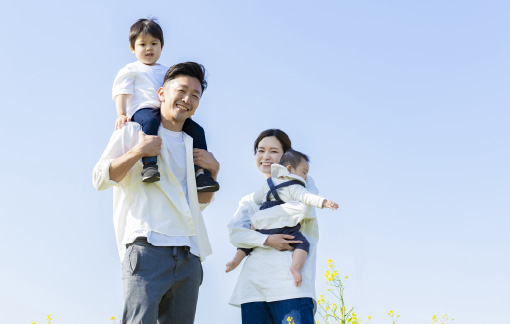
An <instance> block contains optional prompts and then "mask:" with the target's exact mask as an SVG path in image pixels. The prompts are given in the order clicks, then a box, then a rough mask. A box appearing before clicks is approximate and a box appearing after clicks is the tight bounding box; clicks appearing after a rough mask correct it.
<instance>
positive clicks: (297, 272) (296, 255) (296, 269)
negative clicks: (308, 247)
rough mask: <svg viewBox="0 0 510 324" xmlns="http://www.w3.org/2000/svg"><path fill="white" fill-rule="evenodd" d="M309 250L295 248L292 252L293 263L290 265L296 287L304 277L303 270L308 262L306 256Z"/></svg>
mask: <svg viewBox="0 0 510 324" xmlns="http://www.w3.org/2000/svg"><path fill="white" fill-rule="evenodd" d="M307 255H308V252H306V251H305V250H302V249H295V250H294V252H293V253H292V265H291V266H290V272H292V276H294V283H295V284H296V287H297V286H299V285H301V281H302V280H303V278H302V277H301V270H302V269H303V266H304V265H305V262H306V256H307Z"/></svg>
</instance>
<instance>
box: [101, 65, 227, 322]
mask: <svg viewBox="0 0 510 324" xmlns="http://www.w3.org/2000/svg"><path fill="white" fill-rule="evenodd" d="M206 87H207V81H206V80H205V69H204V67H203V66H202V65H200V64H197V63H194V62H186V63H180V64H176V65H174V66H172V67H171V68H170V69H169V70H168V72H167V73H166V75H165V79H164V82H163V86H162V87H161V88H160V89H159V90H158V95H159V98H160V100H161V125H160V127H159V131H158V136H149V135H145V134H144V133H143V132H141V127H140V126H139V125H138V124H136V123H127V124H126V126H124V127H123V128H121V129H120V130H117V131H116V132H114V133H113V135H112V137H111V139H110V142H109V143H108V146H107V148H106V150H105V151H104V153H103V155H102V156H101V158H100V160H99V162H98V163H97V164H96V166H95V167H94V174H93V182H94V186H95V187H96V189H98V190H104V189H107V188H109V187H114V198H113V205H114V226H115V234H116V237H117V245H118V249H119V254H120V258H121V261H122V266H123V270H122V271H123V281H124V313H123V319H122V323H124V324H131V323H133V324H134V323H136V324H139V323H141V322H142V321H143V323H145V324H155V323H156V322H158V323H193V321H194V317H195V310H196V305H197V299H198V289H199V286H200V284H201V283H202V277H203V273H202V265H201V261H204V260H205V258H206V256H208V255H209V254H211V247H210V244H209V239H208V237H207V231H206V228H205V224H204V221H203V219H202V214H201V210H203V208H205V206H207V204H208V203H209V202H210V201H211V199H212V198H213V195H214V193H212V192H199V193H197V189H196V183H195V170H194V167H193V165H194V164H198V165H200V166H202V167H203V168H206V169H208V170H210V171H211V175H212V177H213V178H214V179H215V180H216V178H217V175H218V171H219V163H218V162H217V161H216V159H215V158H214V156H213V155H212V153H210V152H207V151H205V150H200V149H193V139H192V138H191V137H190V136H188V135H187V134H186V133H183V132H182V126H183V124H184V121H185V120H186V119H187V118H189V117H191V116H192V115H193V114H194V113H195V111H196V109H197V107H198V104H199V102H200V98H201V96H202V92H203V91H204V90H205V88H206ZM156 155H157V156H158V164H159V165H160V170H162V171H163V172H161V180H160V181H159V182H155V183H144V182H142V176H141V173H142V168H143V166H142V163H141V162H140V159H141V158H142V157H145V156H156Z"/></svg>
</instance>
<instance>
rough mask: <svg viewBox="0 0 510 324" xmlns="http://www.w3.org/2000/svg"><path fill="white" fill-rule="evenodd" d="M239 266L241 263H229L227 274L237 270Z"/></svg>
mask: <svg viewBox="0 0 510 324" xmlns="http://www.w3.org/2000/svg"><path fill="white" fill-rule="evenodd" d="M238 265H239V263H236V262H235V261H234V260H232V261H230V262H227V269H226V270H225V272H230V271H232V270H234V269H235V268H237V266H238Z"/></svg>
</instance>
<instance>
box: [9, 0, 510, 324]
mask: <svg viewBox="0 0 510 324" xmlns="http://www.w3.org/2000/svg"><path fill="white" fill-rule="evenodd" d="M2 9H3V10H2V12H4V15H3V16H4V17H3V19H1V21H0V27H1V29H2V30H3V35H2V39H3V42H2V44H3V45H2V51H0V59H1V61H2V62H4V64H3V68H2V73H1V74H0V88H1V89H2V99H3V100H2V101H3V102H2V104H1V109H2V115H3V116H8V117H9V118H5V119H4V122H3V127H2V128H0V134H1V137H2V138H3V139H4V144H3V146H2V147H3V150H2V151H3V153H2V157H3V158H2V168H0V175H1V177H2V179H3V184H2V186H1V189H0V190H1V191H0V197H2V198H1V199H2V213H1V217H0V228H2V232H3V233H2V234H3V247H4V248H3V251H2V252H3V253H2V255H3V258H2V259H3V262H2V267H1V268H0V286H1V287H2V289H0V304H1V305H2V307H0V323H2V324H3V323H6V324H7V323H8V324H11V323H32V322H34V321H37V323H44V322H45V319H46V315H47V314H52V318H53V321H52V323H55V324H59V323H65V324H68V323H76V324H80V323H111V322H110V321H109V319H110V317H111V316H116V317H120V316H121V314H122V281H121V266H120V261H119V259H118V256H117V250H116V245H115V239H114V232H113V224H112V193H111V191H106V192H96V191H95V190H94V188H93V187H92V185H91V173H92V168H93V166H94V164H95V162H96V161H97V160H98V158H99V156H100V154H101V153H102V151H103V149H104V147H105V146H106V143H107V141H108V139H109V137H110V135H111V133H112V132H113V129H114V122H115V117H116V114H115V106H114V103H113V101H112V100H111V86H112V82H113V79H114V77H115V75H116V73H117V71H118V70H119V69H120V68H121V67H122V66H124V65H125V64H127V63H129V62H132V61H134V60H135V57H134V55H133V54H132V53H131V52H130V51H129V47H128V46H129V44H128V40H127V34H128V29H129V26H130V25H131V24H132V23H133V22H134V21H135V20H136V19H138V18H141V17H147V16H154V17H158V18H159V22H160V24H161V26H162V27H163V30H164V33H165V47H164V49H163V54H162V57H161V59H160V61H159V62H160V63H162V64H164V65H167V66H170V65H172V64H174V63H178V62H182V61H188V60H192V61H197V62H200V63H202V64H204V65H205V67H206V68H207V70H208V75H209V88H208V89H207V90H206V92H205V93H204V96H203V98H202V101H201V104H200V107H199V108H198V111H197V114H196V118H195V120H196V121H197V122H199V123H200V124H201V125H203V126H204V128H205V130H206V132H207V139H208V145H209V149H210V151H212V152H213V153H214V154H215V156H216V157H217V158H218V160H219V161H220V163H221V173H220V177H219V181H220V184H221V186H222V190H221V191H220V192H219V193H218V194H217V195H216V200H215V202H214V204H213V205H211V207H209V208H208V209H207V210H206V212H205V213H204V217H205V219H206V223H207V226H208V229H209V235H210V238H211V241H212V245H213V250H214V254H213V255H212V256H211V257H210V258H209V259H208V260H207V261H206V262H205V263H204V264H203V266H204V271H205V278H204V283H203V285H202V287H201V291H200V298H199V305H198V310H197V316H196V322H197V323H198V324H201V323H206V322H208V323H210V322H213V323H239V322H240V311H239V309H237V308H234V307H232V306H229V305H227V301H228V299H229V296H230V293H231V291H232V289H233V286H234V284H235V280H236V278H237V275H238V271H239V270H236V271H235V272H233V273H229V274H225V273H224V264H225V263H226V262H227V261H228V260H229V259H230V258H231V256H232V255H233V253H234V251H235V249H234V247H233V246H231V245H230V244H229V242H228V236H227V230H226V224H227V222H228V220H229V219H230V217H231V216H232V215H233V213H234V212H235V210H236V207H237V201H238V200H239V198H240V197H241V196H243V195H244V194H247V193H250V192H252V191H254V190H255V188H258V186H259V185H260V184H261V182H262V181H264V179H263V178H262V177H261V175H260V174H259V173H258V172H257V170H256V168H255V164H254V160H253V155H252V151H251V146H252V143H253V140H254V139H255V137H256V136H257V135H258V133H259V132H260V131H262V130H264V129H267V128H273V127H276V128H281V129H283V130H284V131H286V132H287V133H288V134H289V135H290V137H291V139H292V141H293V146H294V147H295V148H296V149H298V150H301V151H303V152H305V153H307V154H308V155H310V157H311V160H312V163H311V175H312V176H313V177H314V179H315V181H316V183H317V185H318V187H319V189H320V191H321V193H322V194H323V195H324V196H326V197H327V198H330V199H332V200H335V201H337V202H339V203H340V205H341V208H340V210H339V211H337V212H334V213H333V212H331V211H329V210H323V211H319V212H318V218H319V219H318V221H319V226H320V230H321V238H320V243H319V254H318V263H317V273H318V277H317V280H316V281H317V292H318V293H325V292H326V289H327V288H326V286H325V285H324V283H323V278H322V276H321V274H322V273H323V272H324V271H325V270H326V267H327V260H328V259H330V258H331V259H333V260H335V262H336V264H337V266H338V268H339V270H340V272H341V273H342V274H343V275H348V276H349V277H350V278H349V280H348V283H347V288H346V295H347V297H346V300H347V303H348V304H349V305H353V306H354V307H355V308H356V309H357V312H358V313H359V314H360V315H361V316H362V317H364V318H366V316H368V315H371V316H372V318H373V320H372V322H373V323H377V324H378V323H390V320H389V318H388V316H387V315H386V314H387V313H388V312H389V311H390V310H393V311H395V312H396V313H397V314H400V316H401V317H400V320H399V323H412V324H422V323H430V322H431V320H430V319H431V317H432V315H434V314H437V315H443V314H445V313H447V314H449V315H450V316H452V317H453V318H455V319H456V320H455V322H456V323H458V324H471V323H476V324H479V323H496V324H497V323H505V322H508V314H507V312H506V311H505V310H506V306H508V302H509V300H510V293H509V291H510V280H509V276H508V274H509V273H510V238H509V237H510V235H509V230H508V228H509V226H510V221H509V215H510V214H509V212H510V204H509V203H508V201H509V199H508V197H509V194H510V187H509V182H510V174H509V168H508V166H509V163H510V153H509V148H510V147H509V146H510V145H509V138H510V137H509V135H510V134H509V133H510V131H509V127H508V121H509V117H510V113H509V109H508V108H509V106H510V96H509V91H508V86H509V84H510V60H509V57H510V36H509V34H508V30H509V28H510V23H509V20H508V14H507V13H508V12H509V10H510V6H509V5H508V3H507V2H505V1H485V2H478V1H448V2H444V1H412V2H410V1H384V2H381V1H364V2H354V1H351V2H348V1H315V2H305V1H287V0H282V1H214V2H213V1H179V2H176V1H152V2H151V3H150V4H142V3H141V2H133V1H110V2H104V1H88V2H76V3H71V2H64V1H45V2H40V1H32V0H29V1H24V2H10V3H8V4H2ZM11 117H12V118H11ZM14 117H17V118H18V119H16V118H14ZM241 178H243V180H242V181H239V179H241ZM220 319H221V320H220Z"/></svg>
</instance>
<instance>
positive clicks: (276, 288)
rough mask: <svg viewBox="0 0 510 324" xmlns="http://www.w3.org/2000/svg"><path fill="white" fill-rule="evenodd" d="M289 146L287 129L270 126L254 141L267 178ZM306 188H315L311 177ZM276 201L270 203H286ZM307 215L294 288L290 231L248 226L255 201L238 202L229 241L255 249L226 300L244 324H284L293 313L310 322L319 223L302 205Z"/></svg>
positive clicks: (257, 159) (301, 322)
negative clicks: (304, 251) (305, 246)
mask: <svg viewBox="0 0 510 324" xmlns="http://www.w3.org/2000/svg"><path fill="white" fill-rule="evenodd" d="M290 148H291V141H290V139H289V137H288V136H287V134H285V132H283V131H281V130H279V129H268V130H265V131H263V132H262V133H260V135H259V136H258V137H257V139H256V140H255V144H254V152H255V163H256V165H257V168H258V170H259V171H260V172H262V173H263V174H264V175H265V176H266V178H269V177H270V176H271V164H273V163H279V162H280V158H281V157H282V155H283V153H284V152H285V151H287V150H289V149H290ZM307 190H308V191H310V192H312V193H315V194H316V193H317V192H318V191H317V189H316V188H315V185H314V183H313V180H312V179H311V177H308V180H307ZM286 205H287V204H284V205H279V206H275V207H272V208H288V207H283V206H286ZM301 205H302V206H300V208H301V210H303V208H304V209H305V212H306V214H307V217H306V218H305V219H304V220H303V221H302V222H301V232H302V233H303V234H304V236H305V237H306V238H307V239H308V241H309V242H310V252H309V255H308V259H307V261H306V263H305V266H304V268H303V270H302V276H303V283H302V284H301V285H300V286H298V287H296V286H295V284H294V279H293V276H292V273H291V272H290V270H289V268H290V265H291V264H292V251H290V250H292V247H291V246H290V245H289V244H290V243H297V242H298V241H293V238H294V237H292V236H291V235H286V234H273V235H265V234H261V233H259V232H256V231H253V230H250V224H251V222H250V218H251V216H252V215H253V214H254V213H255V212H256V211H258V209H259V206H258V205H256V204H255V203H254V202H253V194H250V195H247V196H245V197H243V198H242V199H241V201H240V202H239V208H238V210H237V212H236V213H235V215H234V217H233V218H232V220H231V221H230V223H229V225H228V228H229V233H230V241H231V242H232V244H234V245H235V246H237V247H241V248H255V249H254V250H253V252H252V253H251V254H250V255H249V257H248V258H246V260H245V263H244V266H243V269H242V270H241V273H240V275H239V278H238V281H237V285H236V287H235V289H234V292H233V294H232V297H231V299H230V302H229V303H230V304H231V305H234V306H241V315H242V322H243V324H265V323H267V324H271V323H283V324H287V323H288V321H287V318H288V317H292V318H293V320H294V323H296V324H312V323H314V319H313V314H314V308H315V300H314V298H315V263H316V257H317V241H318V239H319V228H318V226H317V221H316V220H315V210H314V209H313V208H310V207H306V206H305V205H304V204H301Z"/></svg>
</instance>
